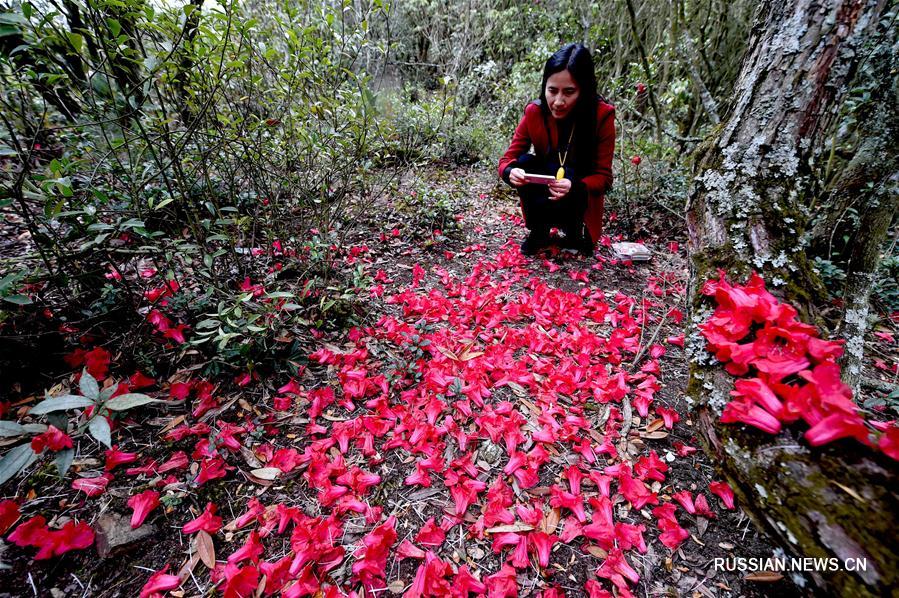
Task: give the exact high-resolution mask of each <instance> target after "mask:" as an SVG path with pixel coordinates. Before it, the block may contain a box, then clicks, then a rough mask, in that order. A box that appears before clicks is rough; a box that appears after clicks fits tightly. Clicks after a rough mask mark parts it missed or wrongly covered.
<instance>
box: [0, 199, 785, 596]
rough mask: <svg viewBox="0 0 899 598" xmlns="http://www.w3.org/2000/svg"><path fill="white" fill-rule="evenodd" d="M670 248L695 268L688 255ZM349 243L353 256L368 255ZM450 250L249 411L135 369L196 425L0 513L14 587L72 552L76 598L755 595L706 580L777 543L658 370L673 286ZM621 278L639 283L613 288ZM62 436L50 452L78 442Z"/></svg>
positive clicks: (251, 397) (382, 296)
mask: <svg viewBox="0 0 899 598" xmlns="http://www.w3.org/2000/svg"><path fill="white" fill-rule="evenodd" d="M495 224H496V225H497V229H496V230H498V231H499V232H501V233H502V234H503V235H504V237H503V239H507V238H509V237H510V235H511V236H514V237H517V236H519V235H520V234H521V231H522V230H523V229H522V228H521V223H520V220H519V219H518V218H517V217H515V216H504V217H502V218H501V219H498V220H496V222H495ZM473 232H474V233H476V234H480V235H486V234H488V232H487V231H485V229H484V228H483V227H476V228H475V229H474V231H473ZM394 236H396V235H394ZM382 240H383V239H382ZM399 241H401V239H397V242H399ZM607 242H608V239H604V243H606V244H607ZM659 247H660V250H661V251H660V255H662V257H664V254H666V253H670V252H673V254H671V255H672V256H673V257H674V258H675V262H674V263H679V264H680V265H681V268H682V261H680V262H678V261H677V260H678V259H680V258H677V256H676V253H677V251H678V247H677V245H676V244H672V245H670V246H669V245H667V244H661V243H660V244H659ZM355 249H356V250H354V251H348V252H347V253H346V255H347V259H348V260H351V261H365V260H371V259H372V257H373V255H374V253H375V252H376V250H372V249H369V248H368V247H359V246H357V247H356V248H355ZM407 253H408V252H407ZM434 254H435V252H434V251H431V252H430V253H426V254H424V258H425V259H415V260H414V263H412V264H410V267H408V268H405V267H402V265H401V264H396V263H394V264H393V268H392V269H391V270H390V272H387V271H384V270H383V269H380V270H379V271H378V272H377V273H375V276H374V280H375V281H377V282H378V284H377V285H376V286H375V287H373V288H372V305H373V309H374V310H376V311H377V310H380V313H381V314H382V315H380V316H377V315H376V316H375V317H374V318H373V319H372V323H371V325H369V326H361V327H357V328H353V329H351V330H349V331H348V332H347V333H345V334H343V335H341V336H339V337H334V336H333V335H332V336H327V335H320V336H321V339H320V342H319V344H318V346H317V347H315V348H314V350H312V351H310V354H309V362H308V364H307V365H306V367H304V368H302V369H301V371H300V373H299V375H297V376H296V377H295V378H294V379H282V380H264V379H263V380H257V379H255V378H254V377H253V376H246V377H244V379H241V380H240V382H241V383H242V384H244V385H245V386H243V387H242V388H241V389H239V393H238V394H236V395H231V397H233V398H226V397H223V396H221V395H220V394H219V391H218V387H217V386H216V385H215V384H214V383H213V382H211V381H206V380H201V379H199V378H193V379H181V380H179V381H177V382H174V383H169V382H158V383H157V382H156V381H153V380H149V379H146V377H144V379H139V380H138V381H139V383H140V384H142V385H144V386H147V387H149V388H151V389H152V388H154V386H153V385H157V384H158V386H156V387H155V388H158V389H159V390H158V391H156V392H158V394H159V395H160V396H163V397H166V398H169V397H170V398H171V399H174V400H176V401H183V405H185V407H186V408H184V409H182V410H181V413H182V415H177V416H173V415H172V414H171V413H168V414H166V416H164V417H156V418H153V419H152V421H151V422H150V424H148V425H156V426H157V427H156V428H152V430H153V431H152V435H153V437H154V438H153V442H152V444H147V445H144V448H143V449H141V448H139V447H138V446H137V445H134V444H132V445H129V439H131V440H133V434H134V433H135V432H134V431H133V430H132V429H130V428H131V427H130V426H124V427H120V428H119V429H117V430H116V431H114V436H113V438H114V439H117V442H119V445H117V446H113V448H112V449H110V450H107V451H105V454H102V456H99V455H98V457H99V458H97V459H94V463H95V466H94V467H93V468H92V467H91V466H90V461H89V460H88V461H85V463H82V464H81V465H80V466H77V467H76V468H75V470H76V471H77V473H75V474H74V475H75V480H74V481H66V482H65V483H66V484H67V485H69V484H70V487H62V488H60V487H59V486H57V488H56V492H57V494H56V495H55V496H56V497H55V498H54V497H49V498H48V497H46V496H37V497H36V496H34V494H33V493H31V494H30V495H27V496H21V495H16V496H14V497H12V498H10V499H8V500H5V501H3V502H0V532H2V533H3V534H4V537H5V538H6V540H7V542H8V543H9V544H12V545H15V546H10V547H8V548H7V550H6V552H5V556H4V559H5V560H8V559H10V558H12V559H13V560H14V561H15V563H14V564H15V565H16V566H15V567H14V568H13V570H12V572H5V573H2V574H0V575H2V576H3V577H0V579H5V580H6V582H5V585H6V587H7V588H9V587H13V586H14V587H18V588H19V589H20V590H21V591H22V592H25V588H26V587H27V584H28V583H31V584H32V587H33V584H34V581H33V579H32V577H31V575H32V571H30V570H29V568H30V567H32V566H33V565H34V564H33V563H30V559H32V558H33V559H35V560H43V559H56V558H58V559H60V561H61V562H62V563H65V562H66V561H65V559H73V560H74V559H80V560H78V561H77V564H78V569H77V570H78V571H79V572H80V573H79V576H78V577H76V575H75V573H74V567H70V568H69V569H65V568H63V570H64V571H69V572H71V575H72V577H76V579H78V580H79V581H78V584H79V585H81V589H78V586H77V585H76V586H71V580H67V581H64V582H59V583H63V584H65V583H69V586H70V589H71V590H72V591H76V590H77V591H78V592H79V593H80V592H81V591H82V590H83V589H84V585H83V583H91V584H92V585H91V588H92V589H93V591H94V592H96V593H97V594H99V595H136V594H138V593H139V594H140V596H141V598H146V597H148V596H164V595H173V596H184V595H197V594H203V593H207V592H209V591H210V590H211V588H213V587H214V588H215V592H216V593H217V594H222V595H224V596H226V597H238V596H243V597H246V596H253V595H260V593H261V595H266V596H268V595H281V596H285V597H296V596H306V595H321V596H345V595H347V596H362V595H378V594H379V593H381V592H382V591H384V590H387V591H388V592H389V593H393V594H403V595H406V596H412V597H417V596H444V595H452V596H468V595H482V594H485V595H488V596H496V597H499V596H509V597H512V596H520V595H534V596H543V597H551V596H562V595H588V596H592V597H598V596H613V595H614V596H630V595H637V594H638V595H644V594H645V593H646V592H648V591H650V592H652V593H655V592H659V591H665V590H666V589H668V590H673V589H674V588H679V590H681V591H683V590H691V588H692V590H695V591H701V593H702V594H703V595H711V594H717V593H723V594H729V593H730V592H731V590H732V588H731V587H730V586H733V585H734V584H737V585H739V584H741V583H743V580H742V579H741V576H740V575H739V574H734V575H731V576H730V577H726V576H721V575H719V576H718V578H717V579H714V574H712V573H710V572H709V567H710V561H711V558H710V556H711V555H712V554H715V555H716V556H727V555H728V554H733V551H734V549H735V546H737V545H740V544H741V542H742V543H743V545H742V548H744V549H745V550H755V551H756V554H761V555H762V556H769V555H770V548H769V547H766V546H765V545H764V544H763V543H761V542H759V541H758V539H757V537H756V534H755V532H754V531H750V532H749V537H748V538H747V528H748V526H749V524H748V522H747V521H746V520H745V519H744V518H743V516H742V515H740V514H739V511H738V510H737V507H736V506H735V505H734V498H733V493H732V492H731V491H730V488H729V487H728V486H727V484H726V483H723V482H721V481H718V480H716V479H715V478H714V473H713V471H712V468H711V467H710V466H709V464H708V463H707V462H704V461H702V459H703V457H702V454H701V452H697V449H696V447H695V446H694V445H695V444H696V441H695V438H694V437H693V432H692V431H691V428H690V426H691V425H692V422H690V420H689V416H688V414H687V412H686V411H685V409H684V402H683V400H682V397H681V396H678V391H675V392H671V388H670V387H671V385H672V384H673V383H674V382H675V381H673V380H671V381H668V380H665V376H664V374H663V372H664V371H666V368H667V369H668V370H670V369H672V368H673V369H675V370H680V371H681V372H682V371H683V369H684V364H683V351H682V346H683V334H678V330H679V328H680V324H681V321H682V318H683V314H682V312H681V310H680V308H679V307H678V306H680V305H681V304H682V302H683V293H684V286H683V271H682V270H681V271H680V272H674V273H672V272H659V271H652V270H651V269H649V268H648V267H641V273H642V274H640V275H638V274H635V270H634V267H633V266H632V265H631V264H622V263H616V262H615V261H614V260H611V259H608V258H602V257H600V258H599V259H598V260H590V261H587V260H585V259H581V258H573V257H571V256H567V255H564V256H559V255H553V256H549V257H547V256H541V257H539V258H537V259H527V258H524V257H523V256H522V255H521V254H520V252H519V249H518V246H517V242H516V240H514V239H510V240H509V241H508V242H503V241H497V240H496V239H491V240H490V241H489V242H488V243H478V242H476V243H473V244H470V245H467V246H465V247H464V248H462V249H460V250H458V251H452V250H446V251H445V253H444V254H443V255H442V256H441V257H443V258H444V259H433V260H432V261H431V262H430V263H429V262H427V261H426V259H427V258H428V256H429V255H430V256H433V255H434ZM604 254H605V252H604V251H603V250H601V251H600V256H602V255H604ZM408 255H412V254H411V253H409V254H408ZM662 261H664V260H662ZM369 263H370V264H371V263H373V262H372V261H369ZM410 274H411V278H410V276H409V275H410ZM619 275H620V276H621V277H622V278H626V279H628V280H629V281H630V283H629V284H630V291H627V292H626V291H624V290H621V289H622V288H623V286H624V285H622V286H614V287H613V286H611V285H610V284H609V281H614V280H615V279H616V278H617V277H618V276H619ZM597 280H601V281H603V282H604V285H603V286H602V287H601V286H599V285H598V284H596V282H595V281H597ZM635 281H636V282H635ZM166 292H168V293H172V294H174V293H177V292H178V289H176V288H170V289H167V291H166ZM171 329H172V328H171V325H170V323H168V322H161V324H160V331H162V332H165V331H167V330H171ZM182 331H183V329H178V334H179V335H180V334H181V332H182ZM79 357H80V360H79V362H78V364H79V366H86V367H87V368H88V369H89V371H91V369H93V371H92V373H95V372H96V373H100V374H102V376H100V377H101V378H104V377H106V374H107V371H106V370H108V369H110V368H111V369H113V370H114V367H115V366H114V364H112V365H110V362H109V358H108V355H107V356H106V357H105V358H104V356H103V355H100V354H98V353H97V352H96V351H86V352H84V353H83V354H82V355H80V356H79ZM665 360H668V362H670V363H663V361H665ZM663 365H664V366H665V367H663ZM98 370H102V372H100V371H98ZM96 373H95V375H96ZM112 383H113V382H112V381H111V380H109V379H107V382H106V384H112ZM678 384H679V386H674V388H680V389H681V391H682V388H683V380H682V379H681V380H680V381H678ZM666 385H668V386H669V389H668V392H665V387H666ZM147 392H151V393H153V392H154V391H152V390H150V391H147ZM240 393H245V395H242V394H240ZM244 397H246V398H244ZM235 402H236V405H235ZM251 402H252V403H254V404H253V405H250V404H249V403H251ZM152 409H153V408H152V407H149V408H147V409H146V410H145V412H146V413H152ZM175 413H178V411H176V412H175ZM134 417H138V418H139V417H140V416H139V415H135V416H134ZM51 432H52V431H51ZM51 432H48V433H47V434H48V435H47V436H46V437H44V438H41V439H40V440H39V442H40V443H42V447H41V448H42V449H43V448H44V446H46V447H47V448H49V449H50V450H53V449H54V447H55V446H65V440H66V439H64V438H62V437H60V436H59V434H62V433H61V432H59V430H56V431H55V432H52V433H51ZM63 436H65V434H63ZM35 440H36V441H38V438H36V439H35ZM69 443H71V439H69ZM675 472H677V475H674V473H675ZM71 476H72V474H70V478H69V479H70V480H71ZM72 491H75V496H74V497H73V496H72ZM66 492H68V496H67V497H66V498H65V499H61V498H60V497H61V496H63V495H65V494H66ZM189 505H193V507H191V508H188V506H189ZM100 511H112V512H118V513H121V514H124V515H125V516H126V517H127V518H129V519H130V525H131V527H132V528H138V529H139V528H140V527H141V526H144V525H149V524H155V525H157V526H159V528H160V529H161V530H162V531H160V532H157V533H156V534H155V535H154V536H153V537H152V538H150V539H144V540H141V542H140V543H138V544H137V548H132V549H131V551H130V552H127V553H126V554H120V555H118V556H112V557H110V558H109V559H106V560H105V561H103V563H106V564H105V565H104V564H102V563H101V562H100V560H99V558H98V556H97V555H96V553H95V552H94V550H93V544H94V530H93V529H92V526H91V523H92V519H95V518H96V517H97V516H98V514H99V512H100ZM48 522H50V525H48ZM702 538H705V540H703V539H702ZM744 539H745V542H744ZM750 543H755V544H754V545H753V547H752V548H750V547H749V545H750ZM707 544H708V545H707ZM35 548H37V552H36V554H35V552H34V549H35ZM737 550H739V548H737ZM766 550H767V552H766ZM712 551H717V552H712ZM693 553H696V554H693ZM740 554H741V555H742V556H748V554H747V553H746V552H742V553H740ZM117 560H121V563H122V564H119V565H115V564H112V565H110V564H109V563H110V561H112V563H115V562H116V561H117ZM125 562H127V563H128V565H127V567H126V566H125V565H124V563H125ZM103 567H105V569H104V568H103ZM125 569H127V572H126V571H124V570H125ZM39 571H40V570H39V569H34V572H35V574H36V575H38V577H39V579H44V580H45V581H46V583H48V584H51V585H52V584H54V583H58V582H55V581H53V578H52V574H50V573H45V574H44V575H43V577H41V576H40V574H39ZM97 572H99V573H97ZM95 574H96V576H97V578H96V579H94V577H95ZM688 574H689V575H688ZM104 576H105V579H104ZM691 576H692V577H691ZM26 579H27V580H30V581H26ZM81 579H83V580H84V582H82V581H80V580H81ZM92 579H93V581H92V582H91V581H90V580H92ZM111 579H116V580H117V581H116V582H115V583H112V582H111V581H109V580H111ZM678 580H681V582H683V583H680V584H679V583H678ZM650 581H651V584H650ZM684 583H685V584H686V585H684ZM783 583H786V582H783ZM107 584H108V585H107ZM123 584H124V585H123ZM129 584H130V585H129ZM728 584H730V586H729V585H728ZM123 588H124V589H123ZM129 588H130V589H129ZM46 590H47V588H46V587H42V589H41V592H44V591H46ZM35 591H37V590H35ZM29 592H30V590H29ZM753 592H754V590H753V589H752V588H751V584H750V586H749V587H747V586H746V585H745V584H744V585H743V589H742V590H741V591H740V592H739V593H742V594H747V593H748V594H753Z"/></svg>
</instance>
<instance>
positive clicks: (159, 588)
mask: <svg viewBox="0 0 899 598" xmlns="http://www.w3.org/2000/svg"><path fill="white" fill-rule="evenodd" d="M168 570H169V566H168V565H166V566H165V567H163V568H162V569H161V570H159V571H157V572H156V573H154V574H153V575H151V576H150V578H149V579H148V580H147V583H145V584H144V587H143V588H141V590H140V598H157V597H161V596H162V593H163V592H167V591H169V590H174V589H175V588H177V587H178V586H180V585H181V580H180V579H179V578H178V576H177V575H169V574H168V573H166V571H168Z"/></svg>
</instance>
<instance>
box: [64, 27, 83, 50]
mask: <svg viewBox="0 0 899 598" xmlns="http://www.w3.org/2000/svg"><path fill="white" fill-rule="evenodd" d="M66 35H68V37H69V42H71V44H72V47H73V48H75V51H77V52H80V51H81V49H82V48H83V47H84V38H83V37H82V36H81V35H80V34H78V33H74V32H72V31H69V32H68V33H66Z"/></svg>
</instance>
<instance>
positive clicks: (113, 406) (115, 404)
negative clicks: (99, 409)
mask: <svg viewBox="0 0 899 598" xmlns="http://www.w3.org/2000/svg"><path fill="white" fill-rule="evenodd" d="M158 402H159V399H154V398H152V397H148V396H147V395H144V394H140V393H134V392H133V393H128V394H126V395H119V396H117V397H115V398H112V399H109V401H107V403H106V408H107V409H110V410H112V411H125V410H126V409H131V408H132V407H139V406H140V405H146V404H147V403H158Z"/></svg>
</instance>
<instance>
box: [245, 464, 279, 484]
mask: <svg viewBox="0 0 899 598" xmlns="http://www.w3.org/2000/svg"><path fill="white" fill-rule="evenodd" d="M250 475H252V476H253V477H255V478H259V479H260V480H267V481H271V480H274V479H277V478H278V476H279V475H281V470H280V469H278V468H277V467H260V468H258V469H252V470H250Z"/></svg>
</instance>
